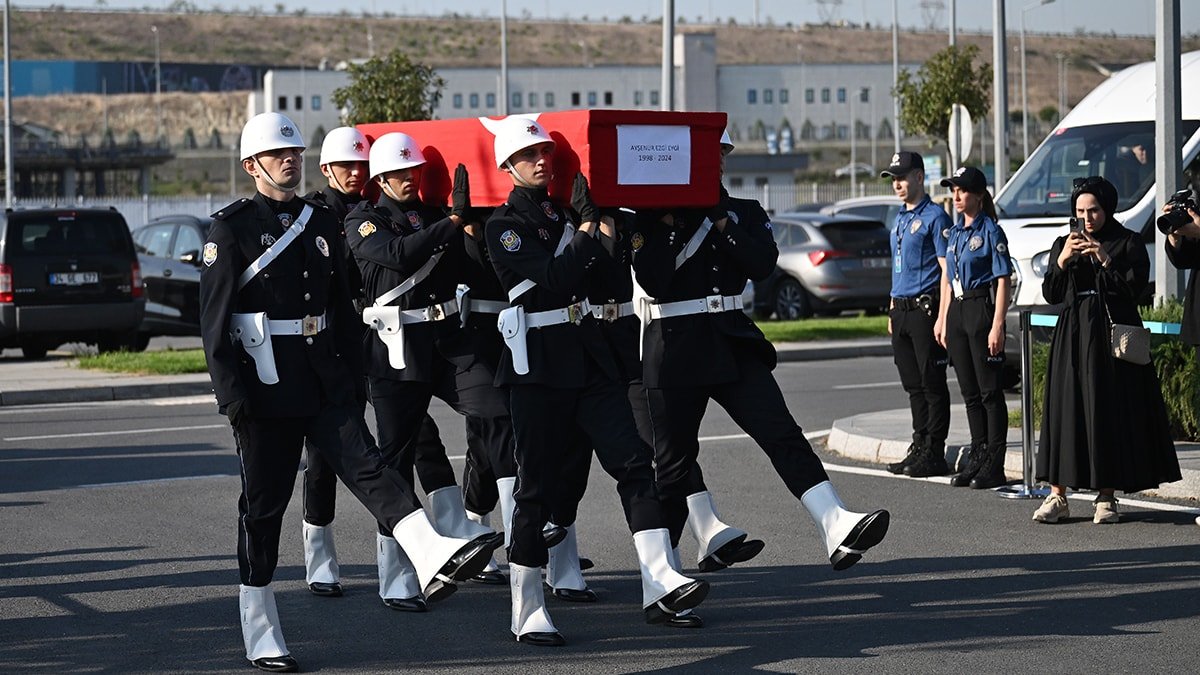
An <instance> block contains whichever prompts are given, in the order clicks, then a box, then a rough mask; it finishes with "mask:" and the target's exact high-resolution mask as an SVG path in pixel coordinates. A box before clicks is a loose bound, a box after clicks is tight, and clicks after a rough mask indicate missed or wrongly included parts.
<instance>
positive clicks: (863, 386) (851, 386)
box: [833, 382, 900, 390]
mask: <svg viewBox="0 0 1200 675" xmlns="http://www.w3.org/2000/svg"><path fill="white" fill-rule="evenodd" d="M898 385H900V382H867V383H866V384H839V385H835V386H834V387H833V388H834V389H837V390H845V389H877V388H880V387H895V386H898Z"/></svg>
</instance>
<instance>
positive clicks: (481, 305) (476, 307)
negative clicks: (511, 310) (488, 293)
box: [467, 297, 508, 314]
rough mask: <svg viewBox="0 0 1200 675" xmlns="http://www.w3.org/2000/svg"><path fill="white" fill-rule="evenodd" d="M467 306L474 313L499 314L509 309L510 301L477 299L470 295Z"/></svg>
mask: <svg viewBox="0 0 1200 675" xmlns="http://www.w3.org/2000/svg"><path fill="white" fill-rule="evenodd" d="M467 308H468V309H470V310H471V313H472V314H499V313H500V312H503V311H504V310H506V309H508V303H507V302H504V301H503V300H476V299H475V298H471V297H468V298H467Z"/></svg>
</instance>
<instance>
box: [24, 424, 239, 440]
mask: <svg viewBox="0 0 1200 675" xmlns="http://www.w3.org/2000/svg"><path fill="white" fill-rule="evenodd" d="M228 426H229V425H228V424H201V425H197V426H192V427H160V428H157V429H130V430H128V431H90V432H87V433H82V434H47V435H45V436H12V437H9V438H5V439H4V440H5V441H8V442H10V443H15V442H17V441H48V440H51V439H58V438H91V437H93V436H124V435H129V434H161V433H164V432H168V431H199V430H201V429H225V428H227V427H228Z"/></svg>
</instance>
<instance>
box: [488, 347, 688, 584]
mask: <svg viewBox="0 0 1200 675" xmlns="http://www.w3.org/2000/svg"><path fill="white" fill-rule="evenodd" d="M509 396H510V401H511V406H512V420H513V431H514V433H515V436H516V459H517V486H516V494H515V496H516V502H517V508H516V511H515V512H514V514H513V533H512V545H511V548H510V549H509V552H508V560H509V562H511V563H515V564H518V565H525V566H528V567H541V566H542V565H545V564H546V561H547V555H546V544H545V540H543V539H542V527H543V526H544V525H545V524H546V522H547V521H549V520H550V518H551V517H552V516H553V515H554V514H553V509H554V506H555V502H556V500H558V499H559V491H558V487H557V485H556V482H557V481H558V480H559V477H560V476H561V475H562V472H563V468H562V467H563V463H564V460H565V456H564V455H565V451H566V448H568V447H569V445H570V444H571V442H572V438H573V435H574V433H575V430H576V428H578V429H579V430H580V431H582V433H583V434H584V435H585V436H586V437H587V441H588V445H589V446H590V447H591V448H594V449H595V452H596V456H597V457H598V458H599V459H600V465H601V466H602V467H604V470H605V472H607V473H608V474H609V475H610V476H612V477H613V478H615V479H616V481H617V493H618V495H620V498H621V506H622V508H623V509H624V511H625V520H626V522H627V523H628V524H629V529H630V531H631V532H640V531H642V530H651V529H656V528H660V527H666V521H665V519H664V517H663V513H662V507H661V505H660V504H659V496H658V490H657V489H656V488H655V485H654V468H653V454H654V453H653V450H652V449H651V448H650V447H649V446H647V445H646V444H645V443H643V442H642V440H641V439H640V438H639V437H638V433H637V428H636V426H635V425H634V421H633V413H632V412H631V411H630V408H629V399H628V398H627V397H626V392H625V385H624V384H621V383H618V382H615V381H613V380H610V379H608V378H607V377H606V376H605V375H604V374H603V373H602V372H601V371H600V370H599V369H598V368H597V367H596V366H595V364H592V363H590V362H589V363H588V373H587V379H586V381H585V384H584V386H583V387H581V388H577V389H576V388H570V389H561V388H554V387H547V386H543V385H535V384H522V385H514V386H512V387H511V388H510V394H509ZM558 524H560V525H561V524H562V523H558Z"/></svg>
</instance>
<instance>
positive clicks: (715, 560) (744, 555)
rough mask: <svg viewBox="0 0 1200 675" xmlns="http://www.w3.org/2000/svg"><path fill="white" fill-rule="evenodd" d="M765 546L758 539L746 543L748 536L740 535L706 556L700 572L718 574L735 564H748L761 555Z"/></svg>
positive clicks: (702, 561)
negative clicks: (747, 562)
mask: <svg viewBox="0 0 1200 675" xmlns="http://www.w3.org/2000/svg"><path fill="white" fill-rule="evenodd" d="M764 546H766V544H764V543H763V542H762V541H760V540H758V539H751V540H750V541H746V535H744V534H741V535H738V536H737V538H735V539H733V540H731V541H729V542H727V543H726V544H725V545H723V546H721V548H718V549H717V550H716V551H713V552H712V553H710V554H708V555H707V556H705V558H704V560H701V561H700V565H699V568H700V571H701V572H716V571H717V570H723V569H725V568H726V567H729V566H730V565H732V564H734V563H740V562H746V561H747V560H750V559H751V558H753V557H754V556H756V555H758V554H759V553H762V550H763V547H764Z"/></svg>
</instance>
